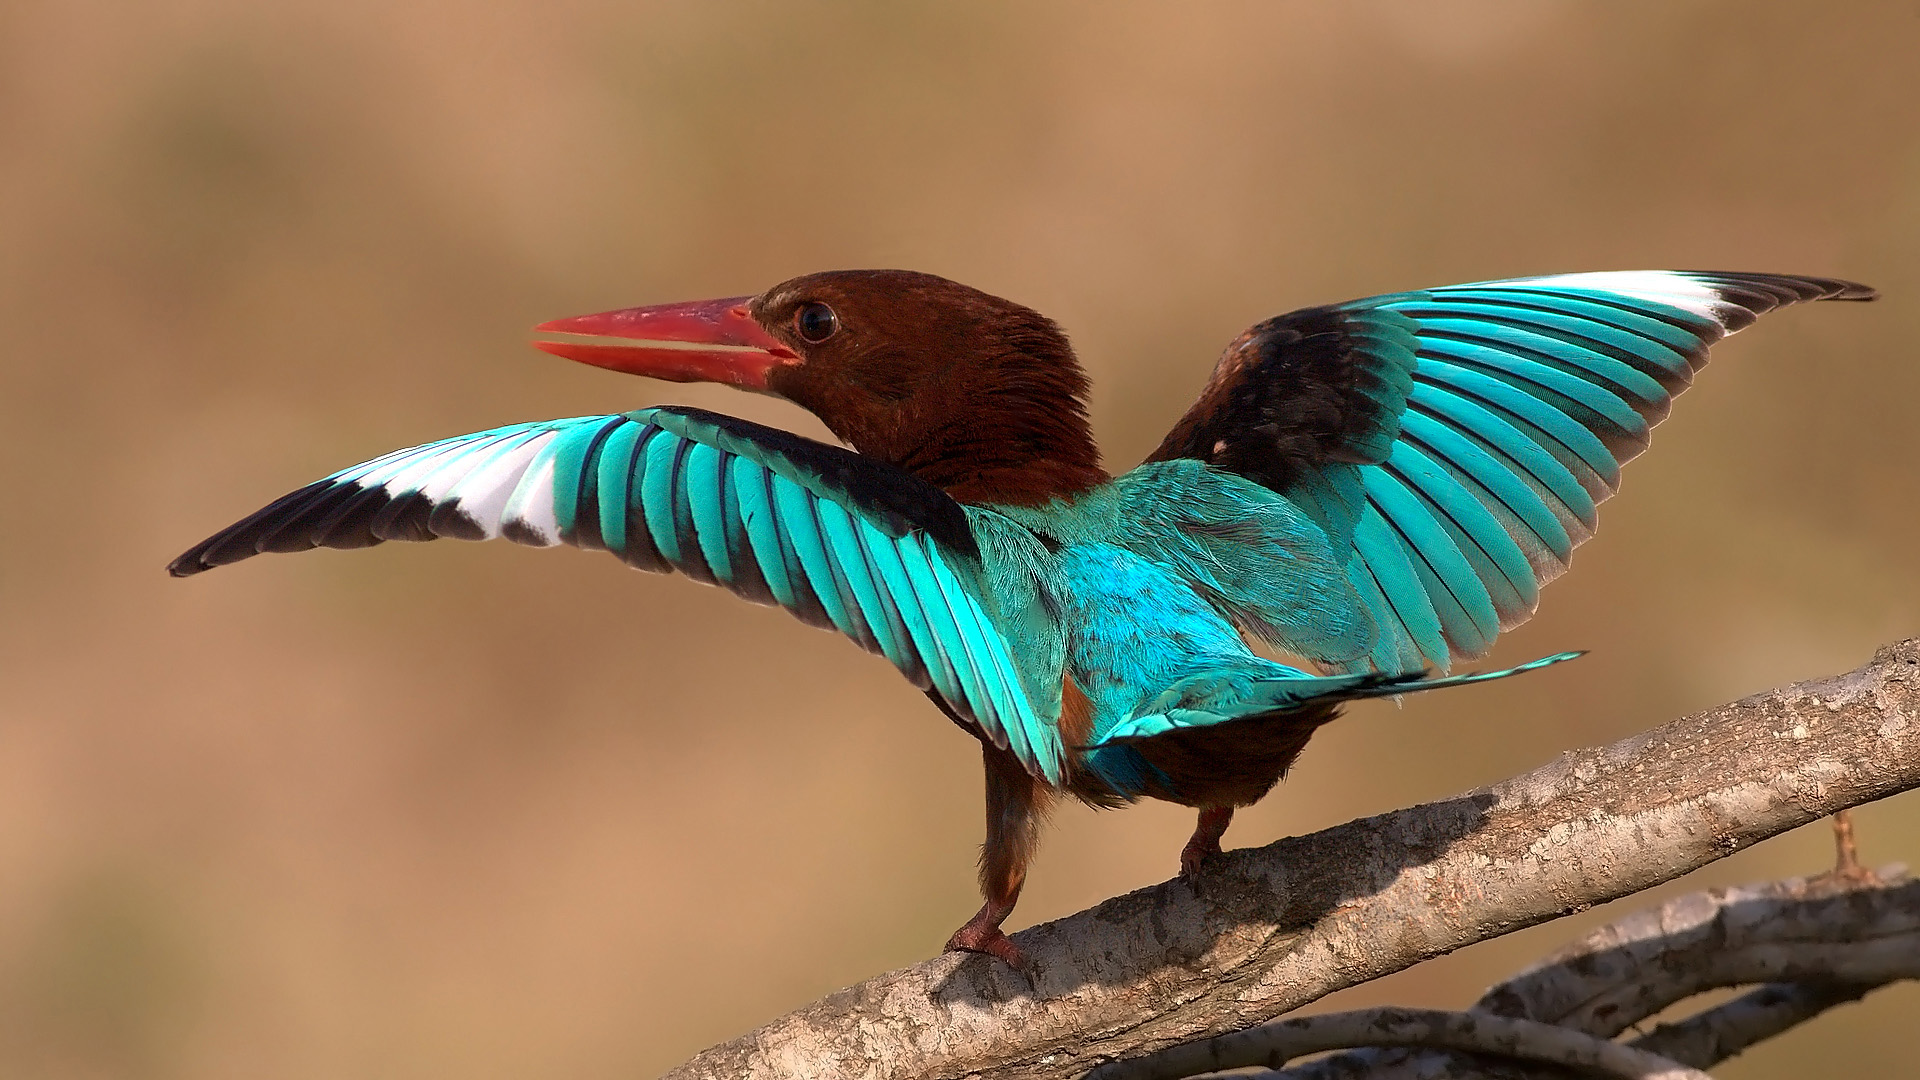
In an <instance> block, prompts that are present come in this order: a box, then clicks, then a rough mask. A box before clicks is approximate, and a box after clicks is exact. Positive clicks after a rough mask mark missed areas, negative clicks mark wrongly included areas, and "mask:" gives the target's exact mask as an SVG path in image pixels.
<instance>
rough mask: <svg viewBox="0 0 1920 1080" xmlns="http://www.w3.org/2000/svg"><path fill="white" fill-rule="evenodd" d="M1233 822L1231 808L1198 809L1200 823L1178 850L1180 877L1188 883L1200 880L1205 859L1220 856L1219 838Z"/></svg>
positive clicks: (1212, 807) (1208, 807)
mask: <svg viewBox="0 0 1920 1080" xmlns="http://www.w3.org/2000/svg"><path fill="white" fill-rule="evenodd" d="M1232 822H1233V807H1231V806H1206V807H1202V808H1201V809H1200V822H1199V824H1197V825H1195V826H1194V827H1193V836H1192V837H1190V838H1189V839H1188V840H1187V846H1186V847H1183V848H1181V849H1180V876H1181V877H1183V878H1185V879H1186V880H1187V881H1189V882H1196V883H1197V882H1198V881H1199V880H1200V866H1201V864H1203V863H1205V862H1206V861H1207V859H1209V858H1210V857H1212V856H1214V855H1218V854H1220V837H1221V836H1223V835H1224V834H1225V833H1226V831H1227V826H1228V825H1230V824H1232Z"/></svg>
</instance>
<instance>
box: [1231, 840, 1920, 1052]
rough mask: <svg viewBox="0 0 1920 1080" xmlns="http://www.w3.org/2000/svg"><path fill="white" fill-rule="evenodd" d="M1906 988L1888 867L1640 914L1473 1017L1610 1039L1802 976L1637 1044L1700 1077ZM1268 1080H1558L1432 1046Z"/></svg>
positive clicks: (1915, 897)
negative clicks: (1719, 997)
mask: <svg viewBox="0 0 1920 1080" xmlns="http://www.w3.org/2000/svg"><path fill="white" fill-rule="evenodd" d="M1910 978H1920V882H1910V881H1907V880H1905V877H1904V872H1903V871H1901V870H1899V869H1898V868H1889V869H1888V870H1886V871H1883V872H1882V874H1881V875H1870V874H1859V873H1855V874H1849V875H1846V876H1841V875H1836V874H1825V875H1821V876H1820V877H1817V878H1811V879H1807V878H1796V879H1792V880H1789V881H1779V882H1770V883H1768V884H1764V885H1745V886H1741V887H1739V888H1733V889H1710V890H1707V891H1706V892H1700V893H1692V894H1690V895H1687V896H1682V897H1679V898H1677V899H1674V900H1670V901H1668V902H1667V903H1665V904H1662V905H1661V906H1659V907H1657V908H1652V909H1650V910H1646V911H1639V912H1635V913H1633V914H1632V915H1629V916H1627V917H1626V918H1624V919H1621V920H1620V921H1618V922H1615V923H1612V924H1610V925H1608V926H1604V927H1601V928H1600V929H1598V930H1595V931H1594V932H1593V933H1591V934H1588V935H1587V936H1586V937H1584V938H1581V939H1580V940H1579V941H1576V942H1574V943H1573V944H1571V945H1569V946H1567V947H1566V948H1563V949H1561V950H1560V951H1559V952H1557V953H1556V954H1554V955H1553V956H1551V957H1548V958H1547V959H1546V960H1544V961H1542V962H1541V963H1540V964H1539V965H1537V966H1535V967H1534V968H1533V969H1532V970H1530V971H1526V972H1523V973H1521V974H1520V975H1517V976H1515V977H1514V978H1512V979H1509V980H1507V981H1506V982H1504V983H1501V984H1500V985H1499V986H1496V987H1494V988H1493V989H1492V990H1489V991H1488V992H1487V993H1486V995H1485V996H1483V997H1482V998H1481V999H1480V1000H1479V1001H1478V1002H1476V1003H1474V1005H1473V1008H1472V1010H1471V1012H1470V1013H1469V1014H1468V1015H1483V1016H1507V1017H1513V1018H1524V1019H1530V1020H1534V1021H1538V1022H1541V1023H1547V1024H1551V1025H1554V1026H1556V1027H1559V1028H1561V1029H1564V1030H1569V1031H1573V1032H1575V1033H1578V1034H1580V1035H1582V1036H1584V1037H1589V1038H1595V1039H1610V1038H1612V1037H1613V1036H1615V1035H1617V1034H1619V1033H1621V1032H1622V1031H1625V1030H1626V1029H1627V1028H1629V1027H1631V1026H1633V1025H1634V1024H1637V1023H1639V1022H1641V1021H1642V1020H1645V1019H1646V1018H1648V1017H1650V1016H1653V1015H1654V1014H1656V1013H1658V1012H1660V1011H1661V1010H1662V1009H1665V1008H1666V1007H1668V1006H1669V1005H1672V1004H1675V1003H1676V1002H1679V1001H1682V1000H1684V999H1686V998H1688V997H1691V996H1693V995H1694V994H1698V993H1701V992H1703V991H1706V990H1714V989H1719V988H1721V987H1726V986H1742V985H1751V984H1753V983H1764V982H1768V981H1769V980H1776V979H1793V980H1798V981H1795V982H1791V983H1774V984H1772V985H1768V986H1763V987H1761V988H1760V989H1758V990H1755V991H1753V992H1751V993H1749V994H1746V995H1744V996H1742V997H1739V998H1736V999H1734V1000H1733V1001H1729V1002H1726V1003H1725V1004H1722V1005H1720V1006H1718V1007H1716V1008H1712V1009H1708V1010H1706V1011H1705V1012H1702V1013H1700V1014H1698V1015H1696V1016H1693V1017H1691V1018H1689V1019H1687V1020H1685V1021H1683V1022H1681V1023H1678V1024H1672V1025H1665V1026H1662V1027H1660V1028H1658V1029H1656V1030H1655V1031H1654V1032H1653V1033H1651V1034H1649V1035H1646V1036H1643V1037H1641V1038H1639V1039H1636V1040H1634V1041H1633V1042H1632V1043H1630V1044H1629V1045H1631V1046H1633V1047H1634V1048H1635V1049H1638V1050H1644V1051H1648V1052H1650V1053H1654V1054H1658V1055H1660V1056H1661V1057H1664V1058H1668V1059H1671V1060H1672V1061H1675V1062H1678V1063H1680V1064H1683V1065H1687V1066H1690V1067H1692V1068H1696V1069H1704V1068H1707V1067H1709V1066H1711V1065H1715V1064H1717V1063H1719V1062H1721V1061H1724V1060H1725V1059H1727V1058H1729V1057H1732V1056H1733V1055H1734V1054H1737V1053H1739V1052H1740V1051H1741V1050H1743V1049H1745V1048H1746V1047H1748V1046H1751V1045H1752V1044H1754V1043H1756V1042H1759V1041H1761V1040H1763V1039H1767V1038H1770V1037H1772V1036H1774V1035H1777V1034H1779V1033H1780V1032H1782V1031H1784V1030H1786V1029H1787V1028H1789V1027H1792V1026H1794V1025H1795V1024H1798V1023H1801V1022H1803V1021H1805V1020H1808V1019H1810V1018H1812V1017H1813V1016H1816V1015H1818V1014H1819V1013H1821V1012H1823V1011H1825V1010H1826V1009H1829V1008H1832V1007H1833V1006H1835V1005H1839V1004H1842V1003H1844V1002H1847V1001H1853V1000H1856V999H1858V998H1859V997H1861V996H1862V995H1864V994H1865V993H1866V992H1867V991H1868V990H1870V989H1872V988H1874V987H1876V986H1880V985H1883V984H1885V983H1888V982H1892V981H1894V980H1897V979H1910ZM1227 1037H1228V1038H1231V1037H1232V1036H1227ZM1375 1045H1385V1044H1384V1043H1376V1044H1375ZM1434 1045H1440V1044H1438V1043H1435V1044H1434ZM1456 1048H1457V1049H1480V1048H1472V1047H1456ZM1273 1075H1275V1076H1276V1077H1284V1078H1285V1080H1359V1078H1362V1077H1364V1078H1365V1080H1414V1078H1416V1077H1418V1078H1420V1080H1437V1078H1441V1077H1462V1078H1465V1077H1488V1076H1500V1077H1516V1076H1518V1077H1542V1078H1545V1077H1548V1076H1553V1077H1558V1076H1561V1075H1563V1074H1561V1073H1559V1072H1546V1071H1542V1070H1539V1069H1528V1068H1525V1067H1520V1066H1515V1065H1512V1064H1508V1063H1501V1064H1498V1065H1494V1066H1491V1067H1489V1066H1488V1064H1487V1063H1486V1062H1485V1061H1484V1060H1477V1059H1472V1058H1466V1057H1462V1056H1459V1055H1454V1054H1449V1053H1446V1052H1444V1051H1438V1050H1421V1051H1404V1050H1375V1049H1369V1050H1361V1051H1356V1052H1354V1053H1350V1054H1340V1055H1336V1056H1334V1057H1330V1058H1325V1059H1322V1060H1320V1061H1316V1062H1313V1063H1311V1064H1308V1065H1302V1066H1299V1067H1298V1068H1294V1069H1289V1070H1287V1071H1285V1072H1284V1073H1278V1074H1273Z"/></svg>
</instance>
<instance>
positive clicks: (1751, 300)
mask: <svg viewBox="0 0 1920 1080" xmlns="http://www.w3.org/2000/svg"><path fill="white" fill-rule="evenodd" d="M1873 296H1874V293H1873V290H1872V289H1869V288H1867V287H1866V286H1864V285H1856V284H1854V283H1852V282H1847V281H1837V280H1833V279H1828V278H1809V277H1790V276H1786V275H1780V274H1738V273H1713V272H1681V271H1629V272H1610V273H1592V274H1565V275H1559V276H1555V277H1537V278H1521V279H1517V280H1513V281H1489V282H1482V283H1479V284H1473V285H1452V286H1447V287H1445V288H1439V289H1427V290H1424V291H1420V292H1408V293H1395V294H1392V295H1389V296H1375V297H1370V298H1368V299H1365V300H1355V301H1352V302H1350V303H1345V304H1336V305H1333V306H1330V307H1318V308H1306V309H1304V310H1301V311H1296V312H1293V313H1291V314H1288V315H1282V316H1279V317H1278V318H1275V319H1270V320H1268V321H1266V322H1263V323H1261V324H1259V325H1257V326H1255V327H1253V328H1251V329H1249V330H1248V331H1247V332H1246V333H1244V334H1242V335H1240V337H1239V338H1238V339H1236V340H1235V341H1234V342H1233V344H1232V345H1230V346H1228V348H1227V351H1226V354H1225V355H1224V356H1222V357H1221V359H1220V362H1219V364H1218V365H1217V366H1216V367H1215V369H1214V372H1213V376H1212V378H1211V380H1210V381H1209V382H1208V384H1207V387H1206V390H1205V391H1204V392H1203V393H1202V394H1201V397H1200V400H1199V401H1198V402H1196V403H1195V404H1194V406H1193V408H1192V409H1190V410H1188V412H1187V414H1186V415H1185V416H1183V417H1182V418H1181V419H1180V422H1179V423H1178V424H1177V425H1175V427H1174V429H1173V430H1172V431H1171V432H1170V433H1168V435H1167V437H1166V440H1165V441H1164V442H1162V443H1161V445H1160V448H1159V449H1158V450H1156V451H1155V452H1154V453H1153V455H1152V457H1151V458H1150V459H1149V460H1162V459H1169V458H1197V459H1199V460H1201V461H1205V462H1207V463H1209V464H1211V465H1214V466H1215V467H1217V468H1221V469H1224V470H1227V471H1230V472H1234V473H1239V474H1241V475H1243V476H1246V477H1248V478H1250V479H1252V480H1255V481H1257V482H1259V483H1261V484H1264V485H1265V486H1267V487H1269V488H1272V489H1273V490H1275V491H1279V492H1280V493H1282V494H1284V495H1286V496H1287V497H1288V498H1289V499H1292V500H1293V501H1294V502H1296V503H1298V504H1299V505H1301V506H1302V507H1303V508H1305V509H1306V510H1307V511H1308V512H1309V513H1310V514H1312V515H1314V516H1315V518H1316V519H1318V520H1319V521H1320V522H1321V524H1322V525H1323V526H1325V527H1326V529H1327V530H1328V534H1329V536H1330V537H1331V538H1332V540H1333V541H1334V545H1335V550H1336V551H1341V550H1345V551H1349V552H1350V553H1351V554H1350V558H1349V561H1348V564H1347V576H1348V580H1349V581H1350V582H1351V583H1352V584H1353V586H1354V588H1355V589H1356V590H1357V591H1358V592H1359V594H1360V596H1361V597H1362V598H1363V600H1364V601H1365V602H1366V603H1367V605H1368V607H1369V608H1370V609H1371V610H1372V613H1373V615H1374V617H1375V621H1376V622H1377V623H1378V624H1379V626H1380V630H1381V632H1380V637H1379V640H1378V642H1377V643H1376V646H1375V648H1374V651H1373V654H1372V655H1371V656H1370V657H1368V658H1367V659H1365V660H1362V661H1359V662H1357V663H1356V664H1354V665H1353V667H1355V668H1366V667H1373V668H1375V669H1378V670H1382V671H1404V670H1410V669H1413V668H1418V667H1421V666H1424V665H1427V664H1433V665H1437V666H1439V667H1441V668H1442V669H1444V668H1446V667H1447V666H1448V664H1449V663H1450V662H1451V661H1452V660H1453V659H1455V658H1471V657H1476V656H1480V655H1482V654H1484V653H1485V652H1486V651H1487V650H1488V649H1490V648H1491V647H1492V645H1493V640H1494V637H1495V636H1496V635H1497V634H1498V633H1499V632H1500V631H1501V630H1503V629H1507V628H1510V627H1513V626H1516V625H1518V624H1519V623H1521V622H1524V621H1526V619H1527V618H1528V617H1529V616H1531V615H1532V614H1533V610H1534V607H1535V605H1536V604H1537V602H1538V598H1539V587H1540V586H1541V585H1543V584H1545V583H1546V582H1548V581H1551V580H1552V579H1553V578H1555V577H1557V576H1559V575H1560V574H1561V573H1562V572H1564V571H1565V570H1566V567H1567V560H1568V559H1569V558H1570V557H1571V555H1572V553H1573V549H1574V548H1575V547H1576V546H1578V545H1579V544H1580V543H1582V542H1584V541H1585V540H1586V539H1587V537H1589V536H1590V535H1592V532H1593V529H1594V525H1595V520H1596V519H1595V505H1596V504H1598V503H1599V502H1601V501H1602V500H1604V499H1606V498H1607V497H1608V496H1610V495H1612V494H1613V492H1614V491H1615V490H1616V488H1617V487H1618V486H1619V482H1620V466H1621V465H1622V464H1624V463H1625V462H1627V461H1628V460H1630V459H1632V458H1633V457H1634V456H1636V455H1638V454H1639V453H1640V452H1641V451H1642V450H1644V449H1646V446H1647V439H1648V433H1649V431H1650V429H1651V428H1652V427H1653V425H1655V424H1657V423H1659V422H1660V421H1661V420H1662V419H1664V418H1665V417H1666V415H1667V410H1668V408H1669V407H1670V406H1671V404H1672V401H1673V398H1674V397H1675V396H1676V395H1678V394H1679V393H1680V392H1681V391H1682V390H1684V389H1686V388H1687V385H1688V384H1689V383H1690V382H1691V381H1692V379H1693V375H1694V373H1695V372H1696V371H1698V370H1699V369H1700V368H1701V367H1702V366H1703V365H1705V363H1706V361H1707V348H1708V346H1710V345H1712V344H1713V343H1714V342H1716V341H1718V340H1720V339H1721V338H1723V337H1725V336H1726V335H1728V334H1731V333H1733V332H1735V331H1737V330H1741V329H1743V328H1745V327H1746V326H1748V325H1750V324H1751V323H1752V322H1753V321H1754V319H1755V318H1756V317H1757V316H1759V315H1761V314H1764V313H1766V312H1768V311H1771V310H1773V309H1774V308H1776V307H1780V306H1783V305H1786V304H1792V303H1798V302H1800V301H1803V300H1871V299H1873ZM1281 644H1284V643H1281Z"/></svg>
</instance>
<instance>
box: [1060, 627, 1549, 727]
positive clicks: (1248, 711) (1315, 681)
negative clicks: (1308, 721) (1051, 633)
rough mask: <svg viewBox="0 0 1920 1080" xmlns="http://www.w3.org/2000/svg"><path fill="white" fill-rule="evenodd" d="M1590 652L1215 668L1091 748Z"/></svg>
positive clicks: (1472, 679) (1455, 682)
mask: <svg viewBox="0 0 1920 1080" xmlns="http://www.w3.org/2000/svg"><path fill="white" fill-rule="evenodd" d="M1584 655H1586V654H1585V652H1584V651H1581V652H1562V653H1554V654H1553V655H1551V656H1543V657H1541V658H1539V659H1538V660H1529V661H1527V662H1526V663H1524V664H1519V665H1516V666H1514V667H1510V668H1503V669H1501V670H1499V671H1476V672H1467V673H1464V674H1460V675H1448V676H1443V677H1441V678H1437V679H1429V678H1427V677H1426V674H1427V673H1426V672H1424V671H1409V672H1399V673H1395V674H1384V673H1379V672H1370V673H1365V674H1356V675H1324V676H1316V675H1306V674H1299V673H1296V674H1292V675H1282V676H1279V677H1273V676H1271V675H1268V676H1267V677H1258V676H1254V675H1253V674H1252V672H1251V669H1248V668H1243V667H1237V668H1228V669H1214V670H1209V671H1204V672H1200V673H1198V674H1195V675H1191V676H1188V677H1187V678H1184V679H1181V680H1180V681H1179V682H1177V683H1175V684H1174V685H1173V686H1172V687H1169V688H1168V689H1167V690H1165V691H1163V692H1162V693H1160V694H1159V695H1157V696H1155V697H1154V698H1152V699H1151V700H1149V701H1147V702H1146V703H1145V704H1143V705H1142V706H1141V708H1140V711H1139V712H1138V713H1137V714H1136V715H1135V716H1133V717H1132V718H1130V719H1127V720H1123V721H1121V722H1120V723H1119V724H1116V725H1114V726H1113V728H1111V729H1110V730H1108V731H1105V732H1102V733H1101V734H1100V736H1099V737H1098V738H1096V739H1094V740H1093V741H1092V742H1091V743H1090V744H1089V746H1088V747H1087V748H1088V749H1093V748H1097V747H1101V746H1106V745H1110V744H1115V743H1131V742H1138V741H1140V740H1142V739H1151V738H1155V737H1156V736H1160V735H1166V734H1169V733H1171V732H1175V731H1180V730H1183V729H1188V728H1196V727H1206V726H1211V725H1214V724H1226V723H1232V722H1233V721H1236V720H1247V719H1251V718H1254V717H1259V716H1270V715H1273V714H1275V713H1283V712H1287V711H1288V710H1292V709H1299V708H1303V707H1305V706H1309V705H1327V704H1333V703H1335V702H1341V701H1354V700H1359V699H1362V698H1377V697H1394V696H1397V695H1400V694H1411V693H1417V692H1419V691H1422V690H1440V689H1445V688H1447V687H1450V686H1465V685H1467V684H1469V683H1481V682H1491V681H1493V680H1494V679H1505V678H1508V677H1509V676H1513V675H1520V674H1523V673H1525V672H1529V671H1537V670H1539V669H1541V668H1544V667H1550V666H1552V665H1554V664H1558V663H1563V662H1565V661H1567V660H1572V659H1574V658H1576V657H1580V656H1584ZM1267 668H1268V670H1269V671H1273V670H1277V671H1283V672H1284V671H1291V670H1292V669H1290V668H1285V667H1282V666H1281V665H1279V664H1269V665H1267Z"/></svg>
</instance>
